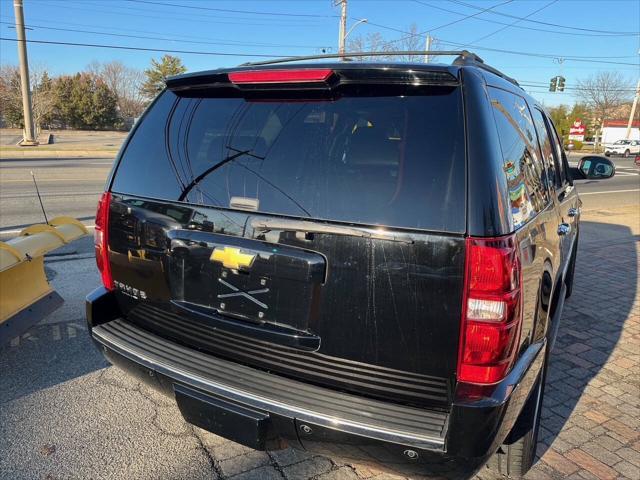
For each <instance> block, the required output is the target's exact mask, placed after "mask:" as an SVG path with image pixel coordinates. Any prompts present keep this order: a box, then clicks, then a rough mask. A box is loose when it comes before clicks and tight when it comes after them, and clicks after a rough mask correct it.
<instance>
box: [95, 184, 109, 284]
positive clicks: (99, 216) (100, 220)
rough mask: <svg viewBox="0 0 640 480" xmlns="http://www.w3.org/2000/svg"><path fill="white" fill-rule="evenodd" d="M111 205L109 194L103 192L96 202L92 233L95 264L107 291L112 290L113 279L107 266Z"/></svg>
mask: <svg viewBox="0 0 640 480" xmlns="http://www.w3.org/2000/svg"><path fill="white" fill-rule="evenodd" d="M110 204H111V192H104V193H103V194H102V197H100V200H98V209H97V211H96V228H95V230H94V232H93V245H94V247H95V249H96V264H97V265H98V270H100V275H102V284H103V285H104V286H105V288H107V289H108V290H113V277H112V276H111V265H110V264H109V206H110Z"/></svg>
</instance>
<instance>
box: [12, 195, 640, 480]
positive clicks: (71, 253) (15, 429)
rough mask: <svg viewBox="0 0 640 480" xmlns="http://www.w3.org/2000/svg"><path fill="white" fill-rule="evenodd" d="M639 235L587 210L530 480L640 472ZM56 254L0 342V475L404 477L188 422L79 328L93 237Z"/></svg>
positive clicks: (621, 220)
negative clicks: (35, 306) (50, 296)
mask: <svg viewBox="0 0 640 480" xmlns="http://www.w3.org/2000/svg"><path fill="white" fill-rule="evenodd" d="M639 239H640V215H638V205H632V206H627V207H619V208H616V209H615V210H611V209H602V210H589V211H586V212H584V214H583V217H582V223H581V231H580V247H579V250H578V264H577V271H576V283H575V289H574V293H573V296H572V297H571V299H570V300H568V301H567V303H566V305H565V310H564V315H563V320H562V324H561V326H560V331H559V338H558V341H557V343H556V346H555V350H554V353H553V355H552V358H551V364H550V370H549V378H548V384H547V389H546V392H545V405H544V411H543V423H542V425H543V426H542V430H541V432H540V440H541V442H540V445H539V450H538V454H539V456H540V458H539V459H538V460H537V463H536V465H535V466H534V468H533V470H532V471H531V472H530V473H529V474H528V476H527V478H530V479H536V480H546V479H558V480H559V479H564V478H570V479H574V478H575V479H595V478H598V479H614V478H625V479H638V478H640V425H639V422H640V420H639V419H640V404H639V399H640V391H639V388H640V387H639V382H640V295H639V289H638V246H639V242H638V240H639ZM61 253H63V254H64V255H58V256H52V257H49V259H48V261H47V271H48V274H49V276H50V278H51V279H52V283H53V284H54V286H55V287H56V289H57V290H58V292H59V293H60V294H61V295H62V296H63V297H64V298H65V299H66V300H67V301H66V303H65V305H64V306H63V307H62V308H61V309H60V310H58V311H57V312H55V313H54V314H53V315H51V316H50V317H49V318H47V319H46V320H44V321H43V322H41V323H40V324H39V325H37V326H36V327H34V328H32V329H31V330H30V331H29V332H28V333H27V334H25V335H24V336H22V337H20V338H16V339H14V340H13V341H12V342H11V343H10V344H9V345H6V346H3V347H0V372H1V373H0V439H2V441H0V478H2V479H12V480H13V479H16V480H18V479H33V478H42V479H49V480H53V479H67V478H82V479H84V478H108V479H122V478H128V479H170V478H171V479H173V478H176V479H178V478H180V479H187V478H188V479H200V478H202V479H205V478H206V479H216V478H229V479H231V478H233V479H238V480H239V479H256V480H258V479H260V480H262V479H312V478H313V479H321V480H329V479H345V480H348V479H374V478H375V479H377V480H382V479H391V478H401V477H394V476H392V475H390V474H388V473H382V472H378V471H375V470H372V469H370V468H367V467H363V466H358V465H352V464H349V463H347V462H344V461H341V460H339V459H328V458H325V457H319V456H310V455H308V454H305V453H302V452H297V451H294V450H290V449H288V450H281V451H276V452H268V453H265V452H257V451H253V450H250V449H247V448H245V447H242V446H240V445H238V444H235V443H233V442H229V441H227V440H225V439H222V438H220V437H217V436H215V435H213V434H210V433H208V432H205V431H203V430H200V429H197V428H194V427H192V426H190V425H188V424H187V423H185V422H184V421H183V420H182V418H181V417H180V414H179V412H178V410H177V408H176V407H175V404H174V401H173V400H172V399H169V398H166V397H163V396H161V395H159V394H157V393H155V392H154V391H152V390H150V389H148V388H146V387H144V386H142V385H140V384H139V383H137V382H136V381H134V380H133V379H131V378H130V377H128V376H127V375H125V374H124V373H122V372H121V371H119V370H118V369H116V368H114V367H110V366H109V365H108V364H107V363H106V362H105V361H104V360H103V358H102V356H101V355H100V354H99V353H98V352H97V351H96V350H95V348H94V347H93V345H92V343H91V341H90V339H89V338H88V335H87V331H86V327H85V324H84V310H83V308H84V303H83V298H84V295H85V294H86V293H87V292H88V291H89V290H91V289H92V288H93V287H94V286H97V285H98V283H99V277H98V274H97V272H96V270H95V261H94V259H93V254H92V242H91V239H83V240H82V241H80V242H78V243H76V244H74V245H73V246H72V247H71V248H69V247H67V249H66V250H65V251H63V252H61ZM479 478H481V479H486V478H491V477H490V476H489V474H488V473H487V472H481V473H480V475H479Z"/></svg>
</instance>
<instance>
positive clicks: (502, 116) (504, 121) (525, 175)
mask: <svg viewBox="0 0 640 480" xmlns="http://www.w3.org/2000/svg"><path fill="white" fill-rule="evenodd" d="M489 91H490V94H491V105H492V106H493V115H494V118H495V121H496V126H497V128H498V136H499V138H500V147H501V149H502V157H503V161H504V166H503V169H504V172H505V175H506V177H507V184H508V187H509V200H510V202H511V214H512V216H513V223H514V226H515V228H518V227H520V226H522V225H524V224H525V223H526V222H527V221H528V220H529V219H530V218H533V217H534V216H535V215H536V214H537V213H538V212H539V211H541V210H542V209H544V207H545V205H546V204H547V200H548V194H547V191H546V188H545V180H544V179H545V176H544V165H543V163H542V160H541V159H540V155H539V153H538V147H537V140H536V132H535V129H534V126H533V119H532V118H531V114H530V113H529V108H528V106H527V104H526V102H525V101H524V99H523V98H522V97H519V96H517V95H514V94H512V93H509V92H506V91H504V90H500V89H498V88H489Z"/></svg>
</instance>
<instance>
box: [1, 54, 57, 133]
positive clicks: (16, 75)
mask: <svg viewBox="0 0 640 480" xmlns="http://www.w3.org/2000/svg"><path fill="white" fill-rule="evenodd" d="M29 81H30V84H31V105H32V110H33V120H34V123H35V125H36V128H37V129H38V130H40V129H41V128H42V127H44V126H46V125H47V124H48V122H49V119H50V116H51V113H52V112H53V108H54V105H55V94H54V92H53V90H52V82H51V77H50V76H49V74H48V72H47V69H46V67H45V66H44V65H39V64H32V65H31V67H30V69H29ZM0 105H1V107H0V108H1V110H0V114H2V117H3V118H4V120H5V121H6V122H7V124H9V125H13V126H17V127H23V126H24V118H23V111H22V90H21V86H20V70H19V69H18V67H17V66H16V65H2V66H0Z"/></svg>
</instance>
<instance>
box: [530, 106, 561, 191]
mask: <svg viewBox="0 0 640 480" xmlns="http://www.w3.org/2000/svg"><path fill="white" fill-rule="evenodd" d="M532 115H533V122H534V123H535V125H536V130H537V132H538V142H539V143H540V150H541V153H542V159H543V160H544V165H545V169H546V170H547V180H548V182H549V184H548V187H549V188H553V187H554V185H555V183H556V162H557V160H556V156H555V152H554V151H553V149H554V145H553V144H552V143H551V136H550V133H549V130H548V127H547V124H546V122H545V121H544V115H543V113H542V112H541V111H540V110H538V109H537V108H534V109H533V111H532ZM551 135H553V134H551Z"/></svg>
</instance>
